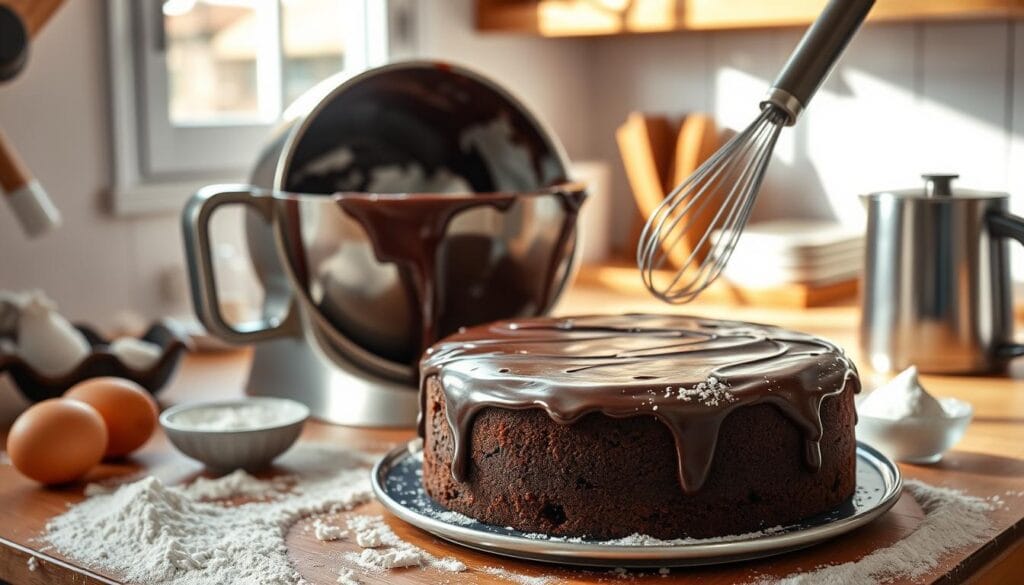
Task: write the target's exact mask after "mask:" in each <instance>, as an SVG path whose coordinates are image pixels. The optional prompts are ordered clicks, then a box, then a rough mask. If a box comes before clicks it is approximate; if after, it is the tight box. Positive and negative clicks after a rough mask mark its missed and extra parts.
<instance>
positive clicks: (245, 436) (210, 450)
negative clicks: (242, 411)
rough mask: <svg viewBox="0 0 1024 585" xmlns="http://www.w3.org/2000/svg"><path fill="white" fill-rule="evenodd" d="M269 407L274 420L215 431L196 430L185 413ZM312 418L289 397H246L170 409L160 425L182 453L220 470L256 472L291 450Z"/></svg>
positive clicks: (303, 406) (196, 403) (165, 413)
mask: <svg viewBox="0 0 1024 585" xmlns="http://www.w3.org/2000/svg"><path fill="white" fill-rule="evenodd" d="M247 406H268V407H270V408H271V409H273V410H274V412H275V414H276V416H275V419H276V420H275V421H274V422H272V423H270V424H261V425H259V426H253V427H249V428H243V429H238V428H232V429H226V430H216V429H209V428H201V427H197V426H196V425H195V424H194V423H190V422H189V421H188V419H189V416H187V415H186V413H193V416H194V414H195V411H198V410H200V409H210V408H224V407H247ZM308 418H309V408H307V407H306V405H305V404H302V403H301V402H296V401H295V400H289V399H287V398H267V397H260V398H244V399H239V400H223V401H217V402H195V403H190V404H181V405H179V406H175V407H172V408H169V409H167V410H165V411H164V412H163V414H161V415H160V426H162V427H163V429H164V432H166V433H167V438H168V439H170V441H171V444H173V445H174V446H175V447H177V448H178V450H179V451H181V452H182V453H184V454H185V455H188V456H189V457H191V458H193V459H197V460H199V461H201V462H203V463H205V464H206V465H207V467H210V468H212V469H215V470H218V471H231V470H234V469H246V470H250V471H251V470H257V469H260V468H263V467H266V466H268V465H270V463H271V462H273V461H274V459H275V458H277V456H279V455H281V454H282V453H284V452H285V451H287V450H288V448H289V447H291V446H292V445H293V444H294V443H295V441H296V439H298V438H299V434H300V433H301V432H302V426H303V424H305V422H306V419H308Z"/></svg>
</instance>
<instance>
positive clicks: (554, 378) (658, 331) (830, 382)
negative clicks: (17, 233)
mask: <svg viewBox="0 0 1024 585" xmlns="http://www.w3.org/2000/svg"><path fill="white" fill-rule="evenodd" d="M420 374H421V382H420V384H421V390H420V392H421V400H425V399H426V385H427V381H428V380H429V379H430V378H431V377H436V378H437V381H438V382H439V383H440V385H441V388H442V389H443V391H444V396H445V406H446V412H447V417H448V424H449V426H450V427H451V430H452V433H453V436H454V443H455V451H454V455H453V459H452V475H453V477H454V478H455V479H456V481H464V480H465V478H466V463H467V457H468V445H467V441H468V438H469V436H470V431H471V425H472V422H473V418H474V417H475V416H476V414H477V413H478V412H480V411H481V410H482V409H484V408H487V407H498V408H505V409H512V410H519V409H528V408H539V409H543V410H544V411H546V412H547V414H548V415H549V416H550V417H551V419H552V420H554V421H555V422H558V423H564V424H570V423H572V422H574V421H576V420H578V419H580V418H581V417H583V416H584V415H586V414H589V413H592V412H601V413H603V414H605V415H607V416H611V417H631V416H654V417H655V418H657V419H658V420H659V421H661V422H662V423H663V424H665V425H666V426H667V427H668V428H669V430H670V431H671V433H672V436H673V438H674V440H675V444H676V449H677V455H678V464H679V483H680V485H681V487H682V488H683V490H685V491H687V492H693V491H696V490H699V489H700V487H701V485H702V484H703V483H704V480H705V479H706V477H707V474H708V471H709V469H710V466H711V462H712V459H713V457H714V453H715V445H716V443H717V441H718V431H719V428H720V427H721V425H722V422H723V421H724V420H725V418H726V417H727V416H728V415H729V413H731V412H732V411H733V410H735V409H737V408H741V407H744V406H749V405H753V404H759V403H769V404H774V405H775V406H777V407H778V408H779V410H780V411H781V412H782V413H783V414H784V415H785V416H787V417H789V418H790V419H791V420H792V421H793V422H794V423H795V424H796V426H797V427H798V428H800V429H801V431H802V432H803V435H804V453H803V455H804V460H805V462H806V465H807V466H808V467H809V468H811V469H817V468H819V467H820V466H821V450H820V444H819V442H820V441H821V438H822V432H823V430H822V422H821V404H822V401H823V400H825V399H826V398H827V397H828V396H833V395H837V394H840V393H841V392H843V390H844V389H846V388H847V385H852V389H853V391H857V390H859V382H858V381H857V376H856V370H855V368H854V366H853V363H852V362H851V361H850V360H849V359H848V358H847V357H846V355H845V354H844V353H843V351H842V350H841V349H839V348H838V347H836V346H835V345H833V344H831V343H829V342H828V341H826V340H824V339H821V338H818V337H814V336H811V335H807V334H804V333H798V332H795V331H787V330H785V329H781V328H778V327H773V326H769V325H757V324H752V323H742V322H737V321H715V320H709V319H700V318H694V317H683V316H670V315H619V316H585V317H573V318H563V319H549V318H541V319H523V320H512V321H501V322H497V323H491V324H488V325H483V326H480V327H474V328H472V329H468V330H466V331H463V332H460V333H457V334H455V335H453V336H451V337H448V338H447V339H444V340H443V341H441V342H440V343H438V344H436V345H434V346H433V347H431V348H430V349H429V350H428V351H427V354H426V355H425V357H424V359H423V361H422V362H421V364H420ZM723 388H724V389H726V390H727V394H726V393H723V392H721V391H720V390H722V389H723ZM681 391H684V392H682V393H681ZM425 411H426V409H425V403H424V404H421V407H420V417H421V418H420V435H421V436H423V432H424V427H423V425H424V422H425V421H424V420H423V418H422V417H423V413H424V412H425Z"/></svg>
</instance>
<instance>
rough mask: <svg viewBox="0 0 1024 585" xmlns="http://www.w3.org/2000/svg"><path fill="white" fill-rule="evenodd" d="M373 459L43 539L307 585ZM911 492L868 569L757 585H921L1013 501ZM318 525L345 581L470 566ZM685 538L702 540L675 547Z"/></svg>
mask: <svg viewBox="0 0 1024 585" xmlns="http://www.w3.org/2000/svg"><path fill="white" fill-rule="evenodd" d="M373 459H375V457H373V456H370V455H367V454H362V453H357V452H352V451H344V450H339V449H337V448H332V447H325V446H300V447H298V448H296V449H294V450H293V451H292V452H289V454H288V455H287V456H286V459H285V460H284V461H283V463H286V464H287V466H288V468H289V469H290V471H292V472H293V474H292V475H288V476H284V477H278V478H275V479H270V480H261V479H258V478H255V477H252V476H251V475H248V474H246V473H244V472H236V473H233V474H230V475H227V476H224V477H222V478H220V479H214V480H207V479H202V480H196V481H194V482H192V483H191V484H189V485H185V486H167V485H164V484H163V483H161V482H160V480H158V479H156V478H153V477H146V478H144V479H141V480H139V481H136V482H134V483H128V484H124V485H122V486H120V487H117V488H106V489H100V488H94V489H92V490H90V493H91V494H92V495H91V496H90V497H88V498H87V499H85V500H84V501H83V502H81V503H80V504H78V505H76V506H73V507H72V508H70V509H69V510H68V511H67V512H66V513H64V514H63V515H61V516H58V517H56V518H54V519H53V520H51V521H50V523H49V524H48V525H47V532H46V534H45V535H44V537H43V538H44V539H45V540H46V541H47V542H48V543H49V544H50V545H52V546H53V547H54V548H55V549H56V550H58V551H60V552H61V553H62V554H64V555H65V556H67V557H69V558H71V559H74V560H76V561H78V562H80V563H82V564H84V565H86V566H90V567H93V568H96V569H99V570H103V571H106V572H111V573H116V574H118V575H119V576H120V577H122V578H123V579H124V580H125V581H128V582H134V583H146V584H160V585H213V584H230V583H266V584H271V585H302V584H304V583H305V581H304V580H303V579H302V576H301V575H300V574H299V573H298V571H297V570H296V568H295V567H294V566H293V565H292V563H291V561H290V560H289V558H288V550H287V547H286V544H285V537H286V535H287V533H288V530H289V529H290V527H291V526H292V525H293V524H294V523H296V522H297V521H299V520H301V519H303V518H306V517H309V516H315V515H319V514H328V513H338V512H342V511H349V510H351V509H352V508H354V507H355V506H358V505H360V504H362V503H365V502H368V501H370V500H371V499H372V497H373V496H372V491H371V488H370V483H369V467H370V465H371V464H372V462H373ZM905 486H906V489H907V491H908V492H909V493H910V494H911V495H912V496H913V497H914V498H915V499H916V500H917V502H918V504H919V505H920V506H921V508H922V510H923V511H924V513H925V517H924V520H923V521H922V523H921V525H920V526H919V527H918V528H917V530H915V531H914V532H913V533H911V534H909V535H908V536H906V537H905V538H904V539H903V540H901V541H899V542H897V543H895V544H893V545H891V546H889V547H886V548H883V549H879V550H876V551H874V552H873V553H871V554H869V555H867V556H865V557H863V558H862V559H860V560H858V561H856V562H851V563H845V564H840V565H831V566H823V567H818V568H815V569H814V570H811V571H809V572H806V573H799V574H793V575H789V576H786V577H784V578H783V579H781V580H769V579H761V580H755V581H754V583H756V584H757V585H768V584H772V583H779V584H781V585H804V584H814V585H819V584H820V585H849V584H852V583H857V584H862V583H884V582H887V581H891V580H894V579H897V578H910V579H918V578H920V577H922V576H923V575H925V574H927V573H928V572H929V571H931V570H933V569H934V568H935V567H936V566H938V564H939V563H940V562H942V560H943V558H945V557H946V556H947V555H948V554H949V553H951V552H953V551H954V550H958V549H962V548H964V547H967V546H970V545H972V544H976V543H978V542H982V541H984V540H985V539H986V538H987V537H988V536H990V533H991V531H992V524H991V521H990V520H989V518H988V513H989V512H991V511H992V510H994V509H996V508H998V507H999V506H1000V505H1003V504H1002V499H1001V498H1000V497H999V496H994V497H992V498H987V499H986V498H979V497H974V496H969V495H966V494H963V493H961V492H958V491H956V490H951V489H947V488H941V487H933V486H929V485H927V484H924V483H921V482H918V481H913V480H908V481H907V482H906V483H905ZM1005 495H1006V496H1008V497H1020V496H1021V495H1024V494H1018V493H1016V492H1007V493H1006V494H1005ZM238 498H244V499H246V500H247V503H242V504H240V505H236V506H228V505H225V503H224V502H223V501H218V500H232V501H237V499H238ZM248 500H252V501H248ZM456 519H457V520H460V521H461V520H462V518H456ZM310 524H311V527H310V529H311V530H312V531H313V533H314V534H315V536H316V537H317V539H319V540H321V541H329V540H339V539H345V540H347V541H349V542H352V543H354V544H356V545H358V546H359V547H361V548H362V550H361V551H360V552H349V553H346V554H344V558H345V559H346V560H348V561H349V562H351V563H352V565H350V567H341V566H339V567H338V569H337V573H336V575H337V577H336V579H337V582H338V583H340V584H342V585H357V584H359V583H362V579H361V576H362V575H366V574H374V575H377V576H378V577H377V578H378V579H379V578H381V576H386V575H387V573H388V571H390V570H391V569H398V568H403V567H417V568H420V569H430V570H436V571H440V572H446V573H458V572H463V571H467V570H468V569H467V567H466V565H464V564H463V563H462V562H460V561H459V560H457V559H454V558H440V557H437V556H434V555H432V554H430V553H428V552H427V551H425V550H423V549H421V548H419V547H416V546H414V545H412V544H411V543H408V542H405V541H403V540H402V539H400V538H399V537H398V536H397V535H396V534H395V532H394V531H393V530H392V529H391V527H390V526H388V524H387V523H385V522H384V520H383V518H382V517H380V516H366V515H352V516H348V517H347V518H346V520H345V521H344V525H339V524H333V523H330V522H328V521H326V520H325V519H323V518H316V519H314V521H313V522H311V523H310ZM767 532H769V533H770V532H772V530H768V531H767ZM538 537H540V535H538ZM668 542H669V543H673V541H668ZM685 542H693V541H690V540H686V541H677V542H675V543H678V544H682V543H685ZM664 543H666V541H656V540H654V539H649V538H647V537H642V536H633V537H627V538H626V539H621V540H620V541H619V542H616V544H620V545H632V546H651V545H657V544H664ZM324 546H328V545H326V544H325V545H324ZM32 561H35V559H34V558H33V559H32V560H30V561H29V563H31V564H34V565H35V566H36V567H38V561H36V562H35V563H33V562H32ZM478 570H479V571H481V572H483V573H486V574H488V575H491V576H493V577H497V578H500V579H502V580H505V581H508V582H511V583H515V584H518V585H555V584H556V583H559V582H561V579H559V578H558V577H555V576H549V575H541V576H528V575H522V574H517V573H513V572H510V571H507V570H505V569H502V568H496V567H483V568H480V569H478ZM360 571H362V572H363V573H361V572H360ZM659 573H660V574H662V575H664V574H665V572H659ZM619 576H628V575H626V574H625V573H624V574H623V575H619Z"/></svg>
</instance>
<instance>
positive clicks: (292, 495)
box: [44, 445, 373, 585]
mask: <svg viewBox="0 0 1024 585" xmlns="http://www.w3.org/2000/svg"><path fill="white" fill-rule="evenodd" d="M371 461H372V458H371V457H370V456H368V455H366V454H362V453H357V452H352V451H345V450H340V449H337V448H333V447H327V446H310V445H306V446H300V447H297V448H296V449H293V451H292V452H290V453H288V454H287V455H286V456H285V459H284V460H283V461H282V463H287V464H288V466H289V468H291V469H293V470H296V474H295V483H294V485H293V486H292V487H291V491H289V492H287V493H284V494H280V495H279V497H276V498H275V499H272V500H270V501H257V502H251V503H246V504H242V505H239V506H225V505H223V504H219V503H215V502H206V501H203V499H202V497H201V496H203V495H209V494H217V495H219V496H225V497H234V496H238V495H243V494H238V493H234V494H232V493H229V492H230V489H228V487H226V486H229V485H234V486H235V487H236V488H239V489H241V490H242V491H244V492H247V493H248V494H249V495H252V494H253V493H254V489H255V487H256V486H259V487H261V489H262V491H261V492H260V493H274V492H276V491H277V490H279V488H280V483H275V480H259V479H256V478H252V477H251V476H249V477H248V478H246V477H242V476H239V475H235V474H232V475H228V476H225V477H223V478H220V479H217V480H205V482H204V483H202V484H200V486H201V487H196V486H195V484H194V483H193V485H191V486H185V487H175V486H167V485H164V484H163V483H162V482H161V481H160V480H159V479H157V478H155V477H147V478H144V479H142V480H140V481H136V482H134V483H129V484H125V485H123V486H120V487H119V488H118V489H117V490H116V491H113V492H111V493H107V494H98V495H94V496H92V497H90V498H88V499H86V500H84V501H83V502H81V503H80V504H78V505H75V506H73V507H72V508H70V509H69V510H68V511H67V512H66V513H64V514H62V515H61V516H58V517H56V518H54V519H53V520H51V521H50V523H49V524H48V525H47V531H46V534H45V535H44V539H45V540H46V541H48V542H49V543H50V544H52V545H53V546H54V547H55V548H56V549H57V550H58V551H60V552H61V553H63V554H64V555H66V556H67V557H69V558H71V559H74V560H76V561H78V562H80V563H82V564H84V565H86V566H89V567H92V568H95V569H99V570H104V571H109V572H113V573H117V574H118V575H119V576H120V577H122V578H123V579H124V580H125V581H130V582H135V583H152V584H161V585H163V584H168V585H171V584H173V585H214V584H225V583H266V584H271V585H298V584H301V583H304V581H303V579H302V577H301V575H300V574H299V573H298V571H297V570H296V569H295V567H294V566H293V565H292V563H291V561H290V560H289V559H288V552H287V548H286V546H285V536H286V534H287V532H288V529H289V528H290V527H291V526H292V524H294V523H295V522H296V521H298V520H299V519H301V518H304V517H308V516H312V515H316V514H322V513H330V512H340V511H343V510H350V509H351V508H352V507H354V506H356V505H359V504H362V503H364V502H367V501H369V500H370V499H371V498H372V497H373V496H372V491H371V489H370V483H369V464H370V462H371Z"/></svg>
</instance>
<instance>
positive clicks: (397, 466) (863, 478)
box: [372, 439, 903, 568]
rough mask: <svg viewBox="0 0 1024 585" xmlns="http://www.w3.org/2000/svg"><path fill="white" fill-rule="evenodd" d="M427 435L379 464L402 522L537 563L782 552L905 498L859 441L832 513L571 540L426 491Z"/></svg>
mask: <svg viewBox="0 0 1024 585" xmlns="http://www.w3.org/2000/svg"><path fill="white" fill-rule="evenodd" d="M422 478H423V453H422V441H420V440H418V439H417V440H415V441H412V442H410V443H409V445H408V446H405V447H399V448H397V449H395V450H394V451H392V452H390V453H388V454H387V455H386V456H385V457H384V458H383V459H382V460H381V461H379V462H378V463H377V465H376V466H375V467H374V468H373V476H372V483H373V490H374V492H375V493H376V494H377V498H378V499H379V500H380V501H381V503H382V504H384V507H385V508H387V509H388V510H389V511H390V512H391V513H393V514H394V515H396V516H398V517H399V518H401V519H402V520H404V521H406V522H408V523H409V524H412V525H413V526H416V527H417V528H421V529H423V530H426V531H427V532H429V533H431V534H433V535H435V536H437V537H440V538H443V539H444V540H447V541H450V542H453V543H455V544H459V545H462V546H465V547H469V548H472V549H476V550H480V551H484V552H488V553H493V554H497V555H502V556H507V557H515V558H518V559H526V560H531V561H542V562H547V563H558V564H563V565H578V566H587V567H606V568H607V567H630V568H660V567H687V566H698V565H715V564H722V563H731V562H735V561H743V560H749V559H757V558H762V557H768V556H772V555H777V554H781V553H785V552H789V551H793V550H797V549H801V548H804V547H808V546H811V545H814V544H818V543H820V542H823V541H825V540H828V539H831V538H835V537H836V536H839V535H840V534H844V533H846V532H849V531H851V530H853V529H855V528H858V527H860V526H863V525H864V524H867V523H868V522H871V521H872V520H875V519H876V518H878V517H879V516H881V515H882V514H884V513H885V512H886V511H887V510H889V508H891V507H892V506H893V504H895V503H896V500H897V499H899V496H900V491H901V489H902V487H903V482H902V479H901V478H900V471H899V469H898V468H897V467H896V465H895V464H894V463H893V462H892V461H891V460H890V459H889V458H888V457H886V456H885V455H883V454H881V453H879V452H878V451H876V450H875V449H873V448H871V447H869V446H868V445H865V444H863V443H857V489H856V492H855V493H854V495H853V496H852V497H851V498H850V499H849V500H847V501H845V502H843V503H842V504H840V505H839V506H836V507H835V508H833V509H832V510H829V511H828V512H825V513H822V514H819V515H817V516H813V517H811V518H806V519H804V520H802V521H800V522H797V523H794V524H789V525H785V526H778V527H775V528H772V529H769V530H765V531H762V532H759V533H753V534H743V535H737V536H725V537H718V538H708V539H680V540H672V541H660V540H655V539H649V540H645V541H644V542H643V543H642V544H637V543H633V542H630V543H626V542H624V541H622V540H619V541H615V540H611V541H600V540H590V539H585V538H584V539H580V538H575V539H567V538H560V537H548V536H544V535H538V534H527V533H524V532H520V531H518V530H513V529H512V528H508V527H501V526H491V525H488V524H483V523H480V522H477V521H476V520H473V519H472V518H469V517H467V516H463V515H461V514H458V513H456V512H451V511H449V510H447V509H446V508H444V507H443V506H441V505H440V504H438V503H437V502H435V501H434V500H433V499H431V498H430V497H429V496H428V495H427V494H426V492H425V491H424V490H423V483H422Z"/></svg>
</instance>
